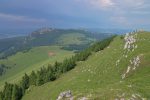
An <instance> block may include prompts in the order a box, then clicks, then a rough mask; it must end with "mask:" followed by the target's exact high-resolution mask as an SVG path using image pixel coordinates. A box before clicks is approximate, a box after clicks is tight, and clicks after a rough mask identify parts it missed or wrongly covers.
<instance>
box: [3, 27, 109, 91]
mask: <svg viewBox="0 0 150 100" xmlns="http://www.w3.org/2000/svg"><path fill="white" fill-rule="evenodd" d="M92 34H94V33H90V32H87V31H84V30H73V29H66V30H64V29H52V28H43V29H39V30H36V31H34V32H32V33H31V34H29V35H28V36H20V37H13V38H5V39H0V89H1V88H2V87H3V85H4V83H5V82H6V81H7V82H10V83H12V82H16V81H17V80H19V79H20V78H21V77H22V76H23V75H24V73H30V72H31V71H32V70H38V69H40V68H41V67H42V66H44V65H46V66H47V65H48V64H54V62H55V61H62V60H63V59H65V58H68V57H71V56H72V55H74V51H80V50H83V49H85V48H87V47H88V46H89V45H90V44H91V43H93V42H94V41H97V40H99V39H100V40H101V39H103V38H106V37H108V35H107V34H95V35H92Z"/></svg>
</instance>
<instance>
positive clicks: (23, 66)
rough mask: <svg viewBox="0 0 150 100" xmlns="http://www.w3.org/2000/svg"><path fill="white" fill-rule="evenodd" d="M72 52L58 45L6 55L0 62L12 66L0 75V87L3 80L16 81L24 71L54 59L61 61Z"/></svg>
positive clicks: (27, 71)
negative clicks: (50, 54) (53, 54)
mask: <svg viewBox="0 0 150 100" xmlns="http://www.w3.org/2000/svg"><path fill="white" fill-rule="evenodd" d="M49 52H53V53H55V56H49V55H48V53H49ZM72 55H73V52H71V51H66V50H62V49H60V47H59V46H41V47H35V48H33V49H31V50H29V51H28V52H26V53H22V52H19V53H17V54H16V55H13V56H10V57H8V59H7V60H1V61H0V63H5V64H6V65H9V66H13V67H12V68H11V69H9V70H8V71H6V73H5V74H4V75H3V76H0V87H2V86H3V84H4V82H5V81H7V82H16V81H17V80H19V79H20V78H21V77H22V76H23V75H24V73H30V72H31V71H32V70H37V69H39V68H40V67H42V66H44V65H47V64H48V63H51V64H53V63H54V62H55V61H62V60H63V59H64V58H66V57H71V56H72Z"/></svg>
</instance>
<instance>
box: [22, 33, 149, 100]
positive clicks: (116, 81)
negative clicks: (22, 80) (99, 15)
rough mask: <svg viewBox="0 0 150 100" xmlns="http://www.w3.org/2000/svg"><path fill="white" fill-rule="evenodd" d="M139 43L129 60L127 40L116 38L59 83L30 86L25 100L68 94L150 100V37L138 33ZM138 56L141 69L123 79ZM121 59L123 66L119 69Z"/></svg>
mask: <svg viewBox="0 0 150 100" xmlns="http://www.w3.org/2000/svg"><path fill="white" fill-rule="evenodd" d="M136 40H137V42H136V44H137V45H138V48H137V49H135V51H134V52H132V51H130V52H128V54H127V58H126V57H123V54H124V52H125V50H124V49H123V48H124V44H125V42H124V39H123V38H122V36H117V37H116V38H115V39H114V40H113V42H111V44H110V45H109V47H107V48H105V49H104V50H102V51H99V52H96V53H93V54H92V55H91V56H90V57H89V58H88V59H87V60H86V61H82V62H78V63H77V66H76V67H75V68H74V69H73V70H71V71H69V72H67V73H65V74H63V75H62V76H61V77H60V78H59V79H57V80H55V81H53V82H49V83H46V84H44V85H42V86H31V87H30V88H29V89H28V90H27V91H26V94H25V96H24V97H23V99H22V100H56V99H57V97H58V95H59V94H60V93H61V92H63V91H66V90H71V91H72V94H73V97H74V99H75V100H76V99H77V98H80V97H87V98H89V99H90V100H114V99H121V98H125V100H127V99H131V98H134V96H135V97H136V98H137V99H136V100H141V99H143V100H149V99H150V94H149V93H150V84H149V83H150V79H149V78H150V45H149V44H150V33H149V32H139V33H138V35H137V38H136ZM139 55H142V56H141V58H140V60H141V63H140V65H139V67H137V69H136V70H135V71H131V72H130V73H129V74H128V75H127V77H126V78H125V79H122V74H124V72H125V71H126V70H127V66H128V65H129V64H130V60H131V59H133V58H134V57H136V56H139ZM118 59H120V63H119V64H118V65H116V61H117V60H118ZM146 98H147V99H146Z"/></svg>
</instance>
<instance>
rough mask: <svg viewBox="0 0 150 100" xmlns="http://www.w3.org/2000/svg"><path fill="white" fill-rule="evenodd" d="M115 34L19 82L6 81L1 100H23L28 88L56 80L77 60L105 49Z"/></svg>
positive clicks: (71, 67)
mask: <svg viewBox="0 0 150 100" xmlns="http://www.w3.org/2000/svg"><path fill="white" fill-rule="evenodd" d="M114 37H115V36H112V37H110V38H107V39H105V40H103V41H100V42H97V43H95V44H93V45H92V46H90V47H89V48H87V49H85V50H83V51H81V52H79V53H77V54H75V55H74V56H72V57H71V58H69V59H64V61H63V62H57V61H56V62H55V64H54V65H50V64H49V65H48V66H47V67H42V68H41V69H40V70H39V71H37V72H35V71H32V72H31V74H30V75H27V74H25V75H24V76H23V77H22V79H21V81H20V82H19V84H9V83H7V82H6V83H5V86H4V89H3V91H1V92H0V100H21V98H22V96H23V95H24V94H25V92H26V90H27V89H29V87H30V86H31V85H35V86H40V85H43V84H45V83H47V82H50V81H54V80H56V79H57V78H58V77H59V76H60V75H61V74H63V73H65V72H67V71H70V70H71V69H73V68H74V67H75V66H76V62H78V61H85V60H86V59H87V58H88V57H89V56H90V55H91V54H92V52H97V51H100V50H103V49H104V48H105V47H107V46H108V45H109V44H110V43H111V41H112V40H113V38H114Z"/></svg>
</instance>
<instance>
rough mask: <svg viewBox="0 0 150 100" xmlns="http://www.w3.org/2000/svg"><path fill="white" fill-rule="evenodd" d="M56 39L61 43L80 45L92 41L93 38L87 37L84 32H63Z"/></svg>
mask: <svg viewBox="0 0 150 100" xmlns="http://www.w3.org/2000/svg"><path fill="white" fill-rule="evenodd" d="M82 39H84V40H82ZM57 41H58V43H60V44H62V45H70V44H77V45H80V44H84V43H87V42H90V41H94V39H93V40H91V39H90V38H87V37H86V36H85V35H84V34H81V33H70V34H63V35H62V36H61V37H60V38H58V40H57Z"/></svg>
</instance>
